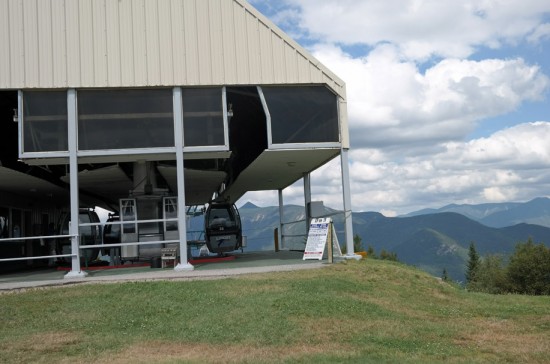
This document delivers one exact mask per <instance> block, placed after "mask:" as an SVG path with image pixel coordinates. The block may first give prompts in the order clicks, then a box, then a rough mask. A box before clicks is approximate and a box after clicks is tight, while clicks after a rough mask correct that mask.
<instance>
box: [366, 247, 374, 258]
mask: <svg viewBox="0 0 550 364" xmlns="http://www.w3.org/2000/svg"><path fill="white" fill-rule="evenodd" d="M367 257H369V258H372V259H376V253H375V252H374V248H373V247H372V245H369V247H368V249H367Z"/></svg>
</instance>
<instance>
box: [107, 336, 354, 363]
mask: <svg viewBox="0 0 550 364" xmlns="http://www.w3.org/2000/svg"><path fill="white" fill-rule="evenodd" d="M341 350H342V348H341V347H339V348H336V347H334V345H328V346H327V345H295V346H285V347H256V346H250V345H245V344H243V345H209V344H204V343H197V344H189V343H165V342H155V341H154V342H141V343H137V344H134V345H132V346H130V347H127V348H126V349H124V350H122V351H120V352H118V353H115V354H112V355H109V356H108V358H107V357H105V358H97V360H98V361H100V362H102V361H103V360H105V361H107V360H108V361H109V362H110V363H113V364H124V363H153V362H156V363H169V362H182V361H183V362H197V363H242V362H253V363H254V362H261V363H274V362H281V361H285V360H286V361H288V360H296V359H299V358H302V357H304V356H305V357H307V356H311V355H315V354H326V353H331V354H333V355H334V354H336V355H338V351H341ZM341 353H342V355H344V354H345V355H347V356H349V354H350V353H349V352H345V353H344V352H343V351H341Z"/></svg>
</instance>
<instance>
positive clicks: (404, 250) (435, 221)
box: [239, 199, 550, 280]
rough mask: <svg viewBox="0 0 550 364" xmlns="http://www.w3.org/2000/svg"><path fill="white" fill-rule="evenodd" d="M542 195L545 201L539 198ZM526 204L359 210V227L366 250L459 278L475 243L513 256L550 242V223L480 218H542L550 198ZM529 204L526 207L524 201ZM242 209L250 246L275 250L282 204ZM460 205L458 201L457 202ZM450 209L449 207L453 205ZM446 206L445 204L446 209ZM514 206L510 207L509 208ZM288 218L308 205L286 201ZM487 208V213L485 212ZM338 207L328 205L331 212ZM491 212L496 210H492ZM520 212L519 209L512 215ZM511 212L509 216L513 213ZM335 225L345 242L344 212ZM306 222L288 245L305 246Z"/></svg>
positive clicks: (482, 250) (291, 230) (290, 233)
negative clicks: (522, 247) (494, 222)
mask: <svg viewBox="0 0 550 364" xmlns="http://www.w3.org/2000/svg"><path fill="white" fill-rule="evenodd" d="M537 200H539V201H537ZM537 200H533V201H531V202H530V203H525V204H516V203H514V204H504V205H506V206H499V205H501V204H488V205H485V206H483V207H482V205H469V206H468V209H469V210H470V213H471V214H476V215H477V216H478V221H475V220H474V219H472V218H469V217H466V216H464V215H462V214H459V213H456V212H439V213H431V214H418V215H414V216H407V217H385V216H384V215H382V214H380V213H377V212H356V213H353V231H354V234H356V235H359V236H360V237H361V239H362V242H363V246H364V248H365V249H366V248H367V247H368V246H372V247H373V248H374V250H375V252H376V253H378V254H379V253H380V251H381V250H382V249H384V250H386V251H388V252H394V253H396V254H397V257H398V259H399V260H400V261H402V262H404V263H407V264H411V265H414V266H417V267H419V268H421V269H423V270H426V271H428V272H430V273H431V274H433V275H435V276H441V273H442V271H443V269H446V270H447V272H448V274H449V275H450V276H451V277H452V278H453V279H455V280H464V271H465V269H464V268H465V266H466V263H467V259H468V257H467V255H468V247H469V245H470V243H471V242H474V243H475V245H476V249H477V251H478V252H479V254H480V255H482V256H483V255H487V254H503V255H508V254H510V253H511V252H512V251H513V250H514V247H515V245H516V244H517V243H518V242H524V241H527V239H529V238H532V239H533V241H535V242H536V243H538V242H544V243H546V244H547V245H549V246H550V228H548V227H545V226H541V225H534V224H527V223H519V224H516V225H513V226H505V227H491V226H487V225H484V224H483V223H481V222H479V220H483V219H481V218H480V217H481V216H482V215H484V214H485V215H484V219H486V218H489V217H490V216H493V218H494V215H495V214H497V213H503V214H504V213H506V211H508V212H510V213H511V211H512V210H515V212H516V214H515V216H516V217H517V216H520V215H519V212H520V211H522V210H523V211H529V212H530V214H529V216H530V217H531V218H532V219H536V218H535V216H534V214H533V211H535V208H534V207H533V206H535V207H536V206H537V204H540V205H542V207H540V206H539V207H537V208H538V210H537V211H544V210H543V209H544V206H545V205H546V203H548V202H549V201H548V200H549V199H537ZM522 205H523V206H522ZM245 206H246V207H244V206H243V207H242V208H241V209H239V211H240V214H241V219H242V222H243V234H244V235H246V236H247V240H248V247H247V249H248V250H271V249H274V237H273V235H274V229H275V228H277V227H278V226H279V208H278V207H276V206H271V207H257V206H254V205H252V204H250V205H245ZM454 206H457V207H460V206H458V205H454ZM446 208H449V206H447V207H446ZM442 209H445V208H442ZM506 209H508V210H506ZM283 210H284V217H283V221H299V220H303V219H304V215H305V214H304V207H303V206H296V205H287V206H284V209H283ZM484 211H485V212H484ZM334 212H335V210H332V209H329V208H326V213H327V214H330V213H334ZM489 212H490V213H489ZM512 215H514V214H512ZM512 215H509V216H512ZM333 219H334V222H335V228H336V231H337V233H338V238H339V241H340V242H341V244H342V245H343V244H344V233H343V231H344V226H343V218H342V215H335V216H334V218H333ZM304 234H305V222H304V221H302V222H300V223H297V224H293V225H291V226H287V228H286V229H285V231H284V235H285V236H287V239H285V240H287V241H288V240H293V241H292V242H290V243H287V246H286V248H290V249H295V250H300V249H303V248H304V246H305V236H304Z"/></svg>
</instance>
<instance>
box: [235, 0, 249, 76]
mask: <svg viewBox="0 0 550 364" xmlns="http://www.w3.org/2000/svg"><path fill="white" fill-rule="evenodd" d="M245 11H246V10H245V8H244V7H242V6H240V5H238V4H236V3H235V7H234V8H233V21H234V26H235V54H236V56H237V57H236V59H235V60H236V64H237V74H236V75H237V80H236V81H237V82H236V83H241V84H248V83H250V82H251V80H250V72H249V69H250V65H249V57H248V41H247V35H246V15H245Z"/></svg>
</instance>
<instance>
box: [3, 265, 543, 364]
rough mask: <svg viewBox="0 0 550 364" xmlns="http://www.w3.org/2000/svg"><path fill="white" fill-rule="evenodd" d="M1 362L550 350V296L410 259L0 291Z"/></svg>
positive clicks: (427, 358)
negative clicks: (452, 278) (503, 289)
mask: <svg viewBox="0 0 550 364" xmlns="http://www.w3.org/2000/svg"><path fill="white" fill-rule="evenodd" d="M0 327H1V329H0V362H1V363H23V362H25V363H26V362H38V363H53V362H55V363H58V362H61V363H63V362H67V363H69V362H71V363H73V362H79V363H95V362H111V363H140V362H142V363H146V362H147V363H149V362H165V363H179V362H198V363H203V362H215V363H218V362H239V363H240V362H245V363H256V362H262V363H266V362H267V363H270V362H274V363H286V362H292V363H295V362H303V363H335V362H351V363H353V362H356V363H365V362H367V363H368V362H373V363H379V362H399V363H407V362H410V363H426V362H436V363H437V362H441V363H443V362H445V363H447V362H458V363H461V362H464V363H472V362H473V363H476V362H479V363H483V362H499V363H500V362H532V363H537V362H540V363H543V362H548V358H550V298H549V297H530V296H519V295H504V296H494V295H488V294H480V293H471V292H466V291H464V290H462V289H460V288H458V287H455V286H453V285H450V284H447V283H444V282H441V281H439V280H437V279H435V278H433V277H432V276H430V275H428V274H426V273H424V272H422V271H420V270H417V269H414V268H411V267H407V266H405V265H402V264H399V263H394V262H387V261H378V260H369V259H367V260H365V261H360V262H355V261H351V262H345V263H339V264H335V265H333V266H330V267H326V268H324V269H314V270H305V271H296V272H285V273H269V274H257V275H249V276H242V277H239V278H232V279H220V280H208V281H191V282H172V281H166V282H142V283H135V282H134V283H120V284H94V285H79V286H71V287H62V288H48V289H36V290H30V291H26V292H21V293H8V294H3V295H0Z"/></svg>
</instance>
